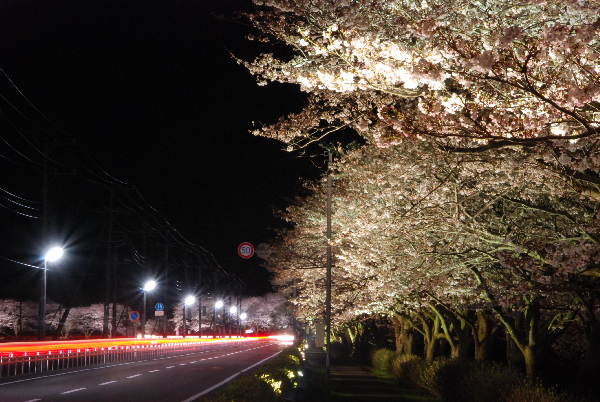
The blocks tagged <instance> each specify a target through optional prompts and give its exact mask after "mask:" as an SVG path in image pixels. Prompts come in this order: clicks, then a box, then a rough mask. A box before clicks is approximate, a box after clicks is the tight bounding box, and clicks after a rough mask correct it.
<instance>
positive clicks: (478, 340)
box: [473, 311, 499, 360]
mask: <svg viewBox="0 0 600 402" xmlns="http://www.w3.org/2000/svg"><path fill="white" fill-rule="evenodd" d="M476 314H477V330H476V331H475V332H474V333H473V340H474V347H475V360H487V359H488V358H489V354H490V348H491V347H492V344H493V343H494V340H495V338H496V334H497V332H498V327H499V326H498V325H493V326H492V324H491V323H490V318H489V317H490V315H489V314H488V313H487V312H485V311H477V313H476Z"/></svg>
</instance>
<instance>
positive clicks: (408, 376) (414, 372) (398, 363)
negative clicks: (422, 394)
mask: <svg viewBox="0 0 600 402" xmlns="http://www.w3.org/2000/svg"><path fill="white" fill-rule="evenodd" d="M426 367H427V362H425V361H424V360H423V359H421V358H420V357H418V356H415V355H396V358H395V359H394V360H393V362H392V367H391V374H392V375H394V376H396V377H398V379H399V380H400V383H401V384H402V385H404V386H406V387H411V388H420V387H421V384H420V380H421V374H423V370H425V368H426Z"/></svg>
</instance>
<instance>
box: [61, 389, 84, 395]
mask: <svg viewBox="0 0 600 402" xmlns="http://www.w3.org/2000/svg"><path fill="white" fill-rule="evenodd" d="M84 389H86V388H77V389H72V390H70V391H65V392H61V393H60V394H61V395H62V394H70V393H71V392H77V391H81V390H84Z"/></svg>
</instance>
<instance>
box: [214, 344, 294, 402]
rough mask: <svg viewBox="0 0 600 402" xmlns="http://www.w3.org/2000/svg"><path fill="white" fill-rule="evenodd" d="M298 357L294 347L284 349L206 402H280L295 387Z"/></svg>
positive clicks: (236, 379) (233, 381)
mask: <svg viewBox="0 0 600 402" xmlns="http://www.w3.org/2000/svg"><path fill="white" fill-rule="evenodd" d="M301 361H302V355H301V354H300V351H299V350H298V348H297V347H288V348H285V349H284V350H283V351H282V352H281V353H280V354H279V355H277V356H276V357H274V358H273V359H270V360H269V361H267V362H266V363H265V364H263V365H262V366H260V367H258V368H257V369H256V370H254V371H253V372H252V373H250V374H244V375H242V376H240V377H238V378H235V379H234V380H232V381H231V382H230V383H229V384H228V385H227V387H226V388H225V389H223V390H222V391H221V392H219V393H218V394H217V395H216V396H215V397H213V398H211V399H209V401H210V402H231V401H235V402H238V401H239V402H250V401H265V402H275V401H283V400H284V399H283V396H282V395H286V394H288V393H289V392H291V391H292V390H293V388H294V387H295V386H296V375H297V372H298V368H299V366H300V362H301Z"/></svg>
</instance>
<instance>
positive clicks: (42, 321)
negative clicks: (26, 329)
mask: <svg viewBox="0 0 600 402" xmlns="http://www.w3.org/2000/svg"><path fill="white" fill-rule="evenodd" d="M62 255H63V249H62V248H60V247H52V248H51V249H50V250H48V252H47V253H46V255H45V256H44V291H43V292H44V293H42V300H40V316H39V333H38V339H39V340H40V341H44V340H46V272H47V271H48V261H50V262H52V261H56V260H58V259H59V258H60V257H62Z"/></svg>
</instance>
